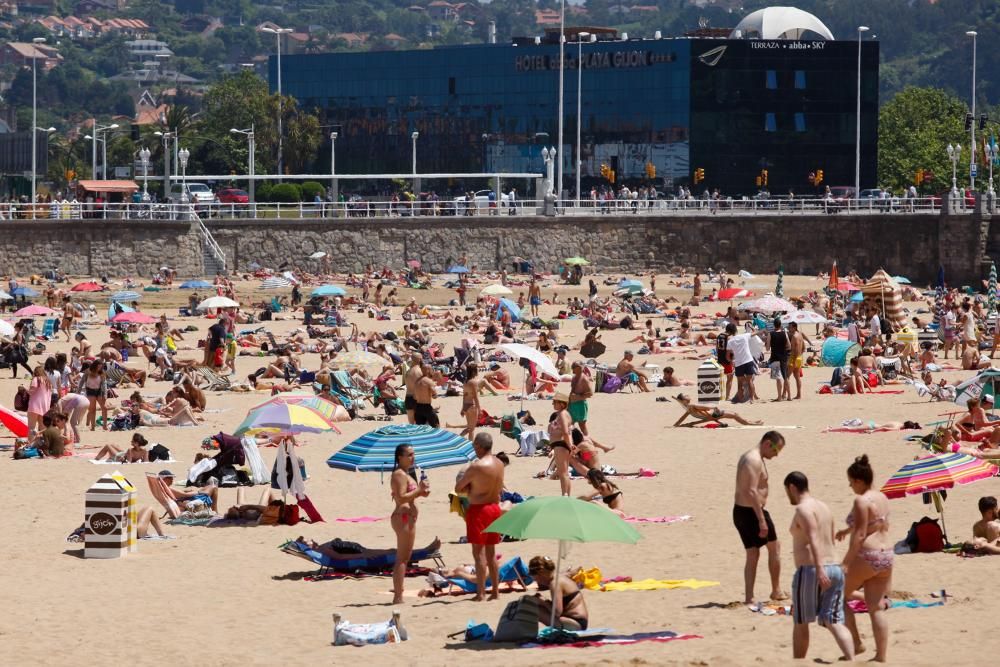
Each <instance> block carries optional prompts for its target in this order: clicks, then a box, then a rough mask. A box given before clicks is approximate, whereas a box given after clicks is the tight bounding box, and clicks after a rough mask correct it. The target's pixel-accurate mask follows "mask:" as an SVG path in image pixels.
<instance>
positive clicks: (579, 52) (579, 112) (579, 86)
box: [576, 32, 597, 208]
mask: <svg viewBox="0 0 1000 667" xmlns="http://www.w3.org/2000/svg"><path fill="white" fill-rule="evenodd" d="M576 39H577V41H576V207H577V208H580V171H581V169H582V167H583V156H582V154H581V152H580V147H581V144H580V124H581V123H582V122H583V107H582V100H583V93H582V91H583V40H585V39H589V40H590V41H591V42H596V41H597V35H592V34H590V33H589V32H581V33H579V34H578V35H577V36H576Z"/></svg>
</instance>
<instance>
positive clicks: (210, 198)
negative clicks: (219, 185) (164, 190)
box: [167, 183, 216, 209]
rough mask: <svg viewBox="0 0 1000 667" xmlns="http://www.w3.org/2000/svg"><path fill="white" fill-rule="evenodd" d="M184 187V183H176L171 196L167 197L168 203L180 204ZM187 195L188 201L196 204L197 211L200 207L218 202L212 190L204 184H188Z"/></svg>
mask: <svg viewBox="0 0 1000 667" xmlns="http://www.w3.org/2000/svg"><path fill="white" fill-rule="evenodd" d="M184 187H185V186H184V184H183V183H174V184H173V185H172V186H170V194H169V195H167V201H169V202H170V203H171V204H180V203H181V201H182V199H183V194H184ZM187 195H188V201H189V202H190V203H192V204H194V205H195V208H196V209H197V208H198V207H199V206H202V207H204V205H206V204H212V203H214V202H215V201H216V200H215V195H214V194H213V193H212V190H211V188H209V187H208V186H207V185H205V184H204V183H188V184H187Z"/></svg>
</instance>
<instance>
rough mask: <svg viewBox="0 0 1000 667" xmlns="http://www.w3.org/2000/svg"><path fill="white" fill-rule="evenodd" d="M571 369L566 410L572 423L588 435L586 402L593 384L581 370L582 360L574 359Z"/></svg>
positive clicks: (588, 409) (591, 391)
mask: <svg viewBox="0 0 1000 667" xmlns="http://www.w3.org/2000/svg"><path fill="white" fill-rule="evenodd" d="M572 369H573V379H572V380H570V384H569V406H568V407H567V410H569V416H570V419H572V420H573V423H574V424H577V425H579V427H580V432H581V433H583V434H584V435H590V432H589V431H588V430H587V419H588V417H589V416H590V407H589V406H588V404H587V399H589V398H590V397H591V396H593V395H594V385H593V384H591V382H590V379H589V378H587V376H586V374H585V373H584V372H583V362H580V361H574V362H573V366H572Z"/></svg>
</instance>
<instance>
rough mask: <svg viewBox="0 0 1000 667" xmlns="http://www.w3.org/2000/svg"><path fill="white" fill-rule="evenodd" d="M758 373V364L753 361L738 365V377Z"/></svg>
mask: <svg viewBox="0 0 1000 667" xmlns="http://www.w3.org/2000/svg"><path fill="white" fill-rule="evenodd" d="M756 374H757V364H756V362H753V361H748V362H747V363H745V364H740V365H739V366H737V367H736V377H738V378H741V377H747V376H750V375H756Z"/></svg>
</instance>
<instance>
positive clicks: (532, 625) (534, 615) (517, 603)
mask: <svg viewBox="0 0 1000 667" xmlns="http://www.w3.org/2000/svg"><path fill="white" fill-rule="evenodd" d="M536 637H538V598H536V597H535V596H534V595H522V596H521V597H520V598H519V599H517V600H514V601H513V602H510V603H509V604H508V605H507V607H506V608H505V609H504V610H503V614H501V615H500V620H499V621H497V630H496V633H495V634H494V635H493V641H495V642H524V641H530V640H533V639H535V638H536Z"/></svg>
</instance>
